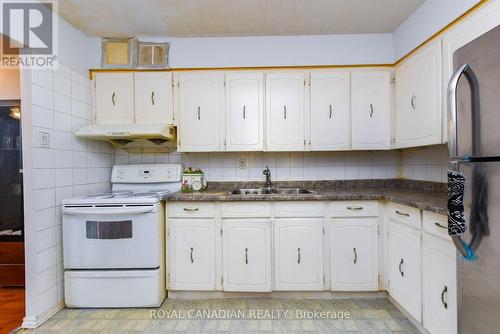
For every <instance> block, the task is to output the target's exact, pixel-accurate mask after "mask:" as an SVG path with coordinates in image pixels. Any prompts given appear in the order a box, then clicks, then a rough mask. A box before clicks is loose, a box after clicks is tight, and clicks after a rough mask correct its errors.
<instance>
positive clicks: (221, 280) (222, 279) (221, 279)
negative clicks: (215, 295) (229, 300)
mask: <svg viewBox="0 0 500 334" xmlns="http://www.w3.org/2000/svg"><path fill="white" fill-rule="evenodd" d="M220 285H224V276H222V277H221V278H220Z"/></svg>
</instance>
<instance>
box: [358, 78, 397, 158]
mask: <svg viewBox="0 0 500 334" xmlns="http://www.w3.org/2000/svg"><path fill="white" fill-rule="evenodd" d="M390 80H391V72H390V71H369V72H368V71H356V72H352V73H351V124H352V125H351V131H352V148H353V149H357V150H374V149H390V148H391V132H392V131H391V129H392V126H391V118H392V100H391V96H392V94H391V83H390Z"/></svg>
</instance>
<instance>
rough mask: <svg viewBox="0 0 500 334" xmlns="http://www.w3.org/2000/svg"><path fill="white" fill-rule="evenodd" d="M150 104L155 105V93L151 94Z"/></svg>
mask: <svg viewBox="0 0 500 334" xmlns="http://www.w3.org/2000/svg"><path fill="white" fill-rule="evenodd" d="M151 104H152V105H155V91H152V92H151Z"/></svg>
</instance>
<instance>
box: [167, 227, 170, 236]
mask: <svg viewBox="0 0 500 334" xmlns="http://www.w3.org/2000/svg"><path fill="white" fill-rule="evenodd" d="M169 236H170V228H167V237H169Z"/></svg>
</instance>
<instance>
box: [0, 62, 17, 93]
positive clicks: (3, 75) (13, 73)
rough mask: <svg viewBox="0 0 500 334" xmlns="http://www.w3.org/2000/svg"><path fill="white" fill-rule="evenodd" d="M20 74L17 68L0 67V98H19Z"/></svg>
mask: <svg viewBox="0 0 500 334" xmlns="http://www.w3.org/2000/svg"><path fill="white" fill-rule="evenodd" d="M19 81H20V76H19V70H18V69H0V100H19V99H20V98H21V92H20V85H21V84H20V82H19Z"/></svg>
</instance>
